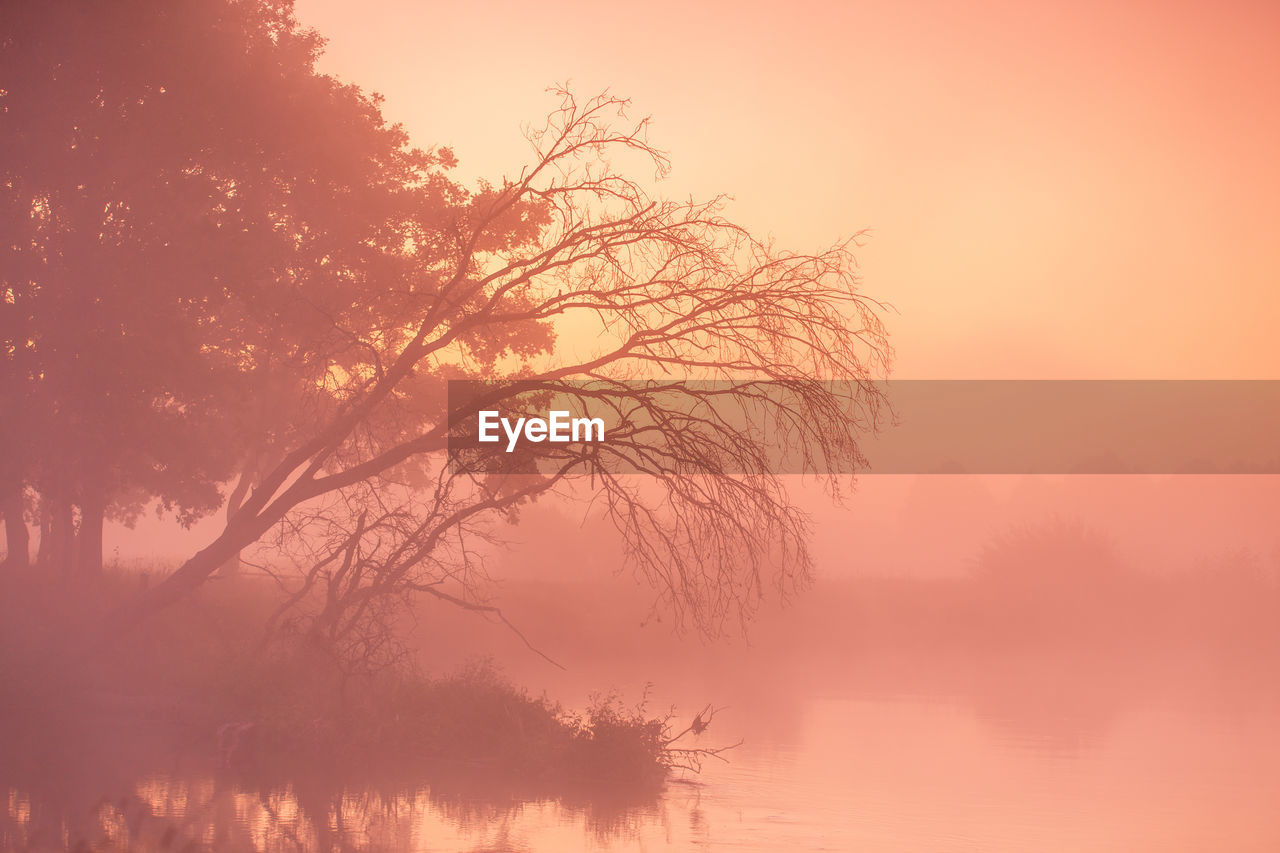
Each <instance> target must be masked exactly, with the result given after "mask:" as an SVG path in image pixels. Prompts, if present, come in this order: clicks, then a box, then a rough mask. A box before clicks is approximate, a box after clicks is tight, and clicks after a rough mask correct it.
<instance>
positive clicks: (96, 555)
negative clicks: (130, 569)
mask: <svg viewBox="0 0 1280 853" xmlns="http://www.w3.org/2000/svg"><path fill="white" fill-rule="evenodd" d="M106 512H107V502H106V501H105V500H103V498H102V497H101V496H100V495H98V494H93V495H86V496H85V497H84V498H83V499H82V500H81V502H80V533H79V536H77V545H78V546H79V547H78V548H77V550H76V572H77V573H78V574H81V575H100V574H102V526H103V519H104V517H105V516H106Z"/></svg>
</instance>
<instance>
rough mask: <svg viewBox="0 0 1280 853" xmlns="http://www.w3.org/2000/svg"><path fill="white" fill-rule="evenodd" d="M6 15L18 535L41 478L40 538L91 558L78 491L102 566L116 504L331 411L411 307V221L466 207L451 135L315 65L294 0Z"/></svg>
mask: <svg viewBox="0 0 1280 853" xmlns="http://www.w3.org/2000/svg"><path fill="white" fill-rule="evenodd" d="M0 14H2V15H3V18H2V19H0V25H2V26H3V32H4V36H5V37H4V41H3V46H2V48H0V51H2V53H0V68H3V71H4V75H3V79H4V84H3V92H2V93H0V97H2V100H0V105H2V106H0V110H2V112H0V121H3V132H2V133H0V146H2V147H0V186H2V187H3V192H4V195H5V198H4V201H5V208H4V210H5V217H6V225H7V226H9V227H6V229H5V233H6V235H7V236H9V238H10V239H8V240H6V246H5V257H4V260H3V264H2V266H0V276H2V277H3V286H4V293H5V299H4V310H5V321H4V327H3V332H4V339H5V343H6V358H5V361H4V364H3V371H4V376H3V391H4V393H5V403H6V405H5V407H4V408H5V409H6V411H7V412H10V413H12V414H11V416H9V417H6V420H5V423H4V435H3V436H2V437H3V439H4V440H5V446H6V448H7V449H9V450H11V453H10V454H9V457H8V460H7V464H6V465H5V466H4V470H3V471H0V476H3V478H4V485H3V490H4V495H5V499H4V506H5V511H6V518H7V519H8V523H9V525H10V536H9V541H10V542H15V541H16V539H15V536H14V533H15V532H18V533H20V531H18V530H17V526H19V525H20V522H21V520H20V518H18V517H17V516H18V513H17V512H15V511H11V510H10V508H11V507H14V506H17V504H18V502H19V499H20V497H21V495H22V492H23V489H24V486H25V485H33V486H35V487H36V488H37V490H38V492H39V495H40V505H41V507H42V516H43V518H42V529H43V530H44V532H45V533H44V535H43V536H42V537H41V552H42V556H43V557H44V558H45V560H46V561H48V562H53V563H60V564H66V563H68V562H70V560H71V558H72V554H73V545H72V542H71V533H72V528H73V526H74V524H73V513H72V510H73V506H74V507H75V509H76V515H77V516H78V529H79V534H80V542H79V543H78V547H76V548H75V549H74V550H75V551H78V556H79V562H80V564H81V568H83V569H86V570H90V571H92V570H96V569H98V568H100V566H101V531H102V521H103V518H104V516H105V515H106V514H107V513H108V512H110V513H112V514H114V515H116V516H118V517H123V518H126V519H128V518H129V517H131V516H133V515H135V514H136V513H137V511H138V510H139V509H140V508H141V506H142V505H143V504H144V503H145V502H146V501H147V500H148V499H150V498H159V500H160V501H161V504H162V506H164V507H166V508H170V509H173V510H175V511H176V512H177V513H178V514H179V517H180V518H182V519H183V520H184V521H188V522H189V521H191V520H193V519H194V518H196V517H199V516H200V515H203V514H206V513H208V512H211V511H212V510H214V509H216V508H217V507H218V506H219V505H221V504H222V503H223V500H222V497H221V495H220V485H221V484H222V483H224V482H226V481H227V479H228V478H229V477H231V476H232V474H234V473H239V474H241V475H243V476H242V479H243V481H244V483H245V485H246V487H247V485H248V484H250V483H251V482H252V480H253V477H254V476H255V473H256V469H257V468H258V467H260V466H261V465H262V464H263V462H262V460H263V459H269V458H271V454H272V453H274V452H275V451H274V448H275V446H276V445H279V444H287V443H288V442H289V441H290V434H291V431H292V430H293V429H294V424H295V423H297V422H299V421H302V420H305V419H307V418H308V417H311V418H314V417H323V407H324V406H325V405H327V403H326V401H325V399H324V397H325V395H324V394H316V393H314V389H315V388H316V387H317V386H319V385H322V384H323V383H324V382H325V376H326V375H327V373H328V372H330V371H335V370H338V371H341V370H349V369H354V368H353V367H352V365H354V364H363V363H364V362H365V361H366V360H367V355H366V354H365V353H364V352H363V350H364V348H365V347H366V343H365V341H364V340H363V339H362V336H363V335H370V334H375V335H376V334H378V333H380V331H381V330H383V329H385V328H386V327H387V326H388V324H389V323H390V322H391V321H389V320H388V317H391V316H394V315H395V314H396V313H398V312H400V311H403V310H411V306H412V304H413V299H414V296H413V294H412V293H411V292H410V288H409V286H408V285H407V284H406V270H407V268H408V266H409V265H410V264H411V261H412V259H411V258H410V257H409V256H408V254H407V253H405V252H404V251H403V244H404V239H405V235H404V234H403V233H402V232H401V231H399V230H398V229H400V228H402V227H404V225H405V223H408V222H410V221H412V224H413V226H414V227H415V228H420V227H422V225H423V224H424V223H426V222H429V221H430V220H431V218H432V217H433V216H438V214H436V213H433V210H436V211H438V210H439V209H442V208H445V207H447V206H448V204H449V203H450V197H451V194H452V193H453V189H452V186H451V185H450V184H449V183H448V182H447V181H445V180H443V179H442V178H441V177H440V167H441V166H442V165H444V164H447V163H449V162H451V155H450V154H449V153H448V152H434V153H427V152H422V151H418V150H414V149H412V148H410V147H409V146H408V144H407V139H406V137H405V135H404V133H403V131H402V130H400V129H399V128H398V127H395V126H392V125H389V124H388V123H387V122H385V121H384V120H383V118H382V116H381V114H380V112H379V110H378V105H377V101H376V99H374V98H371V97H369V96H366V95H364V94H363V93H361V92H360V91H359V90H358V89H356V88H354V87H350V86H345V85H342V84H339V83H338V82H337V81H334V80H333V79H331V78H328V77H326V76H324V75H321V74H318V73H317V72H316V71H315V68H314V61H315V58H316V56H317V55H318V52H319V49H320V46H321V40H320V39H319V38H318V37H317V36H316V35H315V34H314V33H312V32H309V31H306V30H303V29H301V28H299V27H298V26H297V24H296V22H295V21H294V19H293V18H292V14H291V10H290V7H289V4H276V3H273V4H266V3H234V2H225V3H203V2H181V3H165V2H144V3H134V4H129V5H128V6H127V7H125V8H117V7H115V6H113V5H111V4H82V3H70V2H54V3H49V4H6V5H5V7H4V9H3V12H0ZM388 246H391V247H393V248H391V249H388V248H387V247H388ZM420 251H423V252H426V251H428V249H427V247H425V246H422V247H420ZM304 407H310V408H311V410H310V411H307V410H306V409H305V408H304ZM233 504H234V502H233ZM24 530H25V528H24ZM10 550H11V551H15V549H13V548H11V549H10ZM19 550H20V549H19Z"/></svg>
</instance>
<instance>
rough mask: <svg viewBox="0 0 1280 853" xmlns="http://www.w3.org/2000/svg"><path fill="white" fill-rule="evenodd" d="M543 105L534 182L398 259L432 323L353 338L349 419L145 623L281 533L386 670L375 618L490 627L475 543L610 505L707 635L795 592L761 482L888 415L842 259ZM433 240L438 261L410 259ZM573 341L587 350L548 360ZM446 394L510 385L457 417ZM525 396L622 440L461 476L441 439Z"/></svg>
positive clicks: (620, 121) (876, 321)
mask: <svg viewBox="0 0 1280 853" xmlns="http://www.w3.org/2000/svg"><path fill="white" fill-rule="evenodd" d="M554 92H555V95H556V96H557V97H558V98H559V99H560V104H559V107H558V108H557V109H556V110H555V111H554V112H552V113H551V115H550V116H549V118H548V120H547V122H546V124H545V125H544V126H542V127H540V128H536V129H533V130H531V131H529V132H528V137H529V139H530V141H531V143H532V144H533V148H534V152H535V154H534V158H533V160H532V163H531V165H529V166H528V167H526V168H525V169H524V170H523V171H521V173H520V174H519V176H518V177H517V178H514V179H508V180H506V181H504V182H503V183H502V185H501V186H485V187H482V188H481V189H480V190H479V191H477V192H475V193H474V194H473V195H472V196H471V197H470V198H469V199H468V200H467V203H466V204H463V205H459V209H458V213H457V215H456V216H454V217H453V218H452V219H451V220H450V221H449V222H447V223H444V224H443V225H440V226H438V227H436V229H435V230H434V231H432V232H431V234H430V235H428V236H422V235H425V234H426V233H427V232H426V229H425V227H424V230H423V232H422V234H421V235H419V236H418V237H417V238H415V237H413V236H410V237H409V238H408V239H407V241H406V244H405V246H404V247H403V251H404V252H405V253H406V254H407V255H413V254H414V253H415V252H419V253H420V254H421V256H422V257H423V258H425V259H426V260H423V262H422V264H421V267H420V269H419V270H418V272H417V276H418V277H417V279H416V281H415V283H414V287H416V288H418V289H419V291H422V290H426V289H429V290H430V291H431V292H432V294H433V298H432V299H430V300H427V301H426V302H425V303H423V304H425V305H426V306H427V307H425V308H422V309H421V310H420V311H417V312H416V313H414V314H413V315H412V316H405V317H404V318H403V324H402V326H401V327H400V328H398V329H394V330H390V331H387V330H383V331H382V332H380V333H379V334H378V335H368V336H366V337H365V338H364V340H365V342H366V345H367V346H368V348H369V350H370V356H369V358H368V360H367V362H366V363H365V364H364V366H363V367H362V368H361V369H346V370H342V371H334V372H331V373H330V374H329V375H327V376H326V377H325V380H324V381H325V383H327V385H326V387H325V388H324V393H325V394H326V396H327V399H337V400H342V401H344V402H343V404H342V405H341V407H340V408H339V409H338V410H337V411H336V413H335V414H333V415H332V416H329V417H327V418H324V419H322V420H321V421H320V422H319V423H318V424H317V425H316V427H315V428H314V429H313V430H312V431H310V432H309V433H307V434H305V437H304V438H302V439H300V440H298V441H296V442H295V444H294V446H292V447H290V448H289V449H288V450H287V452H284V453H283V455H282V456H281V457H280V461H279V462H278V463H277V464H275V465H274V467H271V468H270V469H269V470H264V471H262V472H260V474H259V476H258V477H257V479H256V483H255V485H254V487H253V489H252V491H251V492H250V493H249V494H248V495H247V496H245V497H244V499H243V502H242V503H241V504H240V506H239V508H238V509H237V510H236V511H235V512H234V513H233V514H232V515H231V516H230V518H229V520H228V521H227V523H226V526H225V528H224V529H223V530H222V532H221V533H220V534H219V535H218V536H217V538H216V539H215V540H214V541H213V542H212V543H210V544H209V545H208V546H207V547H205V548H204V549H202V550H201V551H199V552H198V553H196V554H195V555H194V556H192V557H191V558H190V559H189V560H187V561H186V562H185V563H183V564H182V565H181V566H180V567H179V568H178V569H177V570H176V571H174V572H173V573H172V574H171V575H169V576H168V577H167V578H165V579H164V580H163V581H162V582H160V583H159V584H156V585H154V586H152V587H151V588H150V589H149V590H147V591H146V592H145V593H144V594H143V596H142V598H141V600H140V601H139V602H137V605H136V606H137V607H138V608H141V609H143V610H147V609H154V608H157V607H161V606H164V605H166V604H168V603H170V602H173V601H175V600H176V599H178V598H179V597H181V596H183V595H184V594H186V593H188V592H190V591H191V590H193V589H195V588H196V587H198V586H199V585H200V584H201V583H202V582H204V581H205V580H206V579H207V578H208V577H210V575H211V574H212V573H213V572H215V571H216V570H217V568H218V567H219V566H220V565H222V564H223V563H224V562H226V561H227V560H229V559H231V558H233V557H234V556H235V555H236V554H237V553H239V552H241V551H242V550H243V549H245V548H246V547H248V546H250V545H251V544H253V543H255V542H258V541H259V540H261V539H263V538H264V537H267V536H268V534H270V533H271V532H272V531H273V530H274V531H275V534H274V537H273V539H272V541H273V542H274V543H275V544H277V545H279V546H281V547H282V548H284V549H285V550H287V551H288V552H289V553H291V554H292V555H293V556H294V558H295V560H296V561H297V564H298V566H299V567H300V571H299V573H298V574H297V575H296V576H295V577H294V579H293V580H294V587H293V590H292V591H293V595H292V596H291V597H290V604H291V605H292V606H295V607H298V608H302V609H303V610H304V611H305V612H306V613H307V615H308V618H309V628H308V629H307V630H309V631H311V632H312V633H313V634H314V635H316V636H324V637H327V638H328V641H329V642H331V643H333V644H337V645H343V644H346V645H347V646H349V647H350V648H349V649H348V651H351V650H352V649H354V648H355V647H359V648H360V651H359V654H360V655H366V656H367V655H373V656H374V657H376V656H377V655H379V654H383V653H384V651H386V650H385V649H381V648H380V647H379V648H375V647H376V646H377V644H378V643H380V642H382V641H381V640H380V639H378V638H379V637H384V636H385V631H380V630H379V629H378V626H379V625H382V626H384V627H385V625H386V624H387V619H388V618H389V617H388V615H387V614H388V611H387V609H386V608H387V603H388V602H392V601H396V600H402V599H404V597H405V596H408V595H412V594H414V593H422V594H428V595H435V596H437V597H440V598H444V599H446V600H450V601H452V602H454V603H460V604H463V605H464V606H468V607H473V608H490V609H491V606H490V605H488V604H486V603H485V602H484V601H483V600H482V599H480V598H479V597H478V596H477V595H476V589H477V581H478V579H479V578H481V577H482V575H483V565H482V562H481V561H479V560H478V559H477V550H476V546H477V543H478V541H479V540H477V538H476V537H484V536H486V535H488V533H489V531H490V529H491V528H490V527H489V524H490V523H491V522H492V521H493V520H494V519H495V518H500V517H502V516H503V515H509V514H511V513H513V512H515V511H516V510H517V509H518V507H519V506H520V505H521V504H523V503H526V502H527V501H529V500H531V499H534V498H536V497H537V496H539V495H543V494H546V493H548V492H552V491H565V490H569V491H573V492H575V493H576V494H578V495H579V496H581V495H583V494H587V495H589V496H591V497H592V498H593V499H595V500H598V501H600V502H601V503H602V505H603V506H604V507H605V509H606V511H607V512H608V514H609V516H610V517H611V518H612V519H613V520H614V521H615V522H616V524H617V525H618V527H619V528H620V529H621V530H622V532H623V533H624V536H625V539H626V542H627V546H628V550H629V555H630V557H631V558H632V560H633V562H634V565H635V566H636V567H637V569H638V570H639V571H641V572H643V573H644V574H645V575H646V576H647V577H648V578H649V579H650V580H651V581H652V582H653V583H655V585H656V586H657V587H658V589H659V590H660V592H661V593H662V595H663V597H664V598H665V599H666V601H667V603H668V604H669V605H671V606H672V607H674V608H675V609H676V610H677V611H678V612H679V613H680V614H681V616H682V617H683V618H684V619H685V620H686V622H687V623H689V624H692V625H694V626H696V627H697V628H699V629H701V630H704V631H707V632H715V631H718V630H721V629H722V628H723V626H724V625H725V623H726V620H729V619H732V618H740V617H745V616H749V615H750V613H751V611H752V609H753V608H754V606H755V603H756V602H757V601H758V600H759V599H760V597H761V596H762V595H763V594H764V593H765V592H766V591H767V590H768V589H769V588H770V586H772V587H774V588H776V589H778V590H779V591H781V592H783V593H786V592H788V591H789V590H791V589H794V588H795V587H796V586H797V585H799V584H802V583H803V582H804V581H805V580H806V579H807V578H808V576H809V571H810V557H809V554H808V551H807V549H806V540H807V531H806V521H805V518H804V516H803V514H802V513H800V512H799V511H797V510H796V508H795V507H794V506H792V505H791V503H790V502H789V501H788V499H787V495H786V490H785V487H784V481H783V479H782V478H781V477H780V476H779V474H778V472H777V470H776V469H775V468H774V467H773V460H774V457H775V456H776V449H777V446H778V445H779V443H785V444H786V445H788V446H790V447H793V448H800V452H801V454H802V456H804V457H805V458H806V459H811V460H821V461H822V465H821V466H817V467H824V466H825V467H826V468H827V469H828V470H834V469H836V468H840V469H842V470H851V469H852V468H854V467H856V465H857V464H858V463H859V462H860V461H861V455H860V452H859V446H858V437H859V434H860V433H861V431H862V430H863V429H864V428H865V427H866V425H867V422H868V421H867V418H868V416H871V417H874V415H875V412H876V409H877V406H878V403H879V396H878V392H877V391H876V390H875V387H874V385H873V384H872V380H873V379H875V378H878V377H879V376H881V375H882V374H883V373H884V372H885V371H886V370H887V367H888V359H889V348H888V345H887V342H886V337H885V331H884V328H883V326H882V323H881V320H880V313H881V306H880V305H879V304H878V303H876V302H875V301H873V300H870V299H869V298H868V297H866V296H864V295H863V294H862V293H861V292H860V291H859V289H858V281H857V277H856V275H855V264H854V259H853V256H852V249H853V248H854V247H855V243H854V241H853V240H850V241H846V242H842V243H839V244H837V245H834V246H832V247H830V248H828V249H826V250H824V251H820V252H817V253H814V254H800V253H792V252H787V251H781V250H779V249H777V248H775V247H774V246H773V245H771V244H770V243H768V242H765V241H763V240H760V239H758V238H756V237H754V236H752V235H751V234H750V233H748V232H747V231H746V230H745V229H743V228H741V227H739V226H737V225H735V224H733V223H732V222H730V221H729V220H727V219H726V218H725V217H724V216H723V213H722V210H723V206H724V202H723V199H716V200H713V201H711V202H696V201H670V200H664V199H661V198H659V197H656V196H655V195H654V194H652V193H651V192H650V190H649V189H647V188H646V185H647V184H648V183H650V182H648V181H647V180H641V179H637V178H632V177H627V176H626V175H625V174H623V170H621V169H618V168H615V167H614V166H613V165H611V164H612V162H613V161H615V160H617V161H628V162H630V161H633V160H635V159H637V158H639V159H641V160H643V162H645V163H647V164H648V167H651V168H652V169H653V170H654V171H655V172H656V174H657V176H658V177H661V176H662V175H663V174H665V172H666V170H667V167H668V161H667V158H666V156H665V155H664V154H663V153H662V152H661V151H659V150H658V149H656V148H655V147H653V146H652V145H651V144H650V142H649V140H648V136H647V131H648V121H647V119H646V120H639V121H635V120H631V119H630V118H629V117H628V114H627V110H628V106H629V105H628V102H627V101H626V100H623V99H621V98H617V97H614V96H612V95H609V94H607V93H606V94H605V95H602V96H599V97H595V98H592V99H590V100H587V101H585V102H580V101H579V100H578V99H576V98H575V97H574V95H573V94H572V93H571V92H569V91H568V90H566V89H555V90H554ZM513 234H517V235H520V237H519V239H515V238H513V237H512V235H513ZM855 239H856V238H855ZM428 240H430V241H434V248H433V251H432V252H420V249H421V244H423V243H425V242H427V241H428ZM442 240H443V241H445V243H446V245H445V247H444V250H441V248H440V245H439V244H440V241H442ZM570 326H572V327H573V328H575V329H583V328H588V329H591V330H592V331H593V332H594V333H595V336H594V337H591V336H586V335H581V334H579V335H577V337H576V338H575V341H577V342H578V343H579V345H577V346H575V347H573V348H572V350H571V349H570V348H568V347H557V346H556V345H555V344H554V342H555V341H556V336H557V334H561V335H563V334H565V329H567V328H569V327H570ZM588 339H590V340H593V341H594V342H595V343H594V345H593V346H591V347H587V348H586V351H585V352H583V351H582V350H583V345H582V342H584V341H586V340H588ZM448 379H484V380H519V382H516V383H513V384H509V385H506V384H503V383H500V382H498V383H491V384H490V385H489V386H488V390H487V391H486V392H485V393H484V394H481V395H478V396H475V397H474V398H472V399H470V400H469V401H468V402H467V403H466V405H465V406H455V407H451V406H450V405H449V404H448V402H447V400H448V397H447V395H446V394H445V393H444V388H445V382H446V380H448ZM829 379H837V380H845V381H846V383H847V384H846V385H844V386H841V385H837V384H834V383H830V382H824V381H821V380H829ZM582 380H591V381H593V382H594V383H596V384H595V385H584V384H582ZM627 380H651V381H627ZM657 380H661V381H657ZM680 380H699V381H697V382H683V383H682V382H681V381H680ZM708 380H720V382H718V383H717V382H713V381H708ZM726 380H727V382H726ZM842 387H843V388H844V389H845V390H844V391H842V390H840V389H841V388H842ZM530 388H534V389H536V390H541V391H545V392H548V393H562V394H569V395H572V396H574V397H575V398H576V399H583V398H585V397H587V396H591V395H595V396H596V397H597V398H598V399H604V398H605V397H606V396H607V405H609V406H612V407H613V408H614V409H615V411H616V412H617V413H618V414H619V416H620V417H621V424H622V426H621V427H619V428H617V429H615V430H614V431H612V432H611V433H610V437H609V440H608V441H607V442H604V443H602V444H593V445H585V444H578V445H558V446H556V449H555V451H554V452H551V453H548V454H546V455H544V456H543V457H542V458H540V459H539V460H538V463H537V465H536V466H532V467H529V466H526V467H523V468H521V467H520V466H519V465H517V464H515V462H514V457H513V459H512V461H511V462H510V463H507V467H506V468H505V469H504V468H502V467H501V466H488V467H485V466H479V467H476V466H470V467H468V466H458V465H451V464H449V461H448V458H447V454H446V451H447V449H448V447H449V440H450V433H451V430H456V428H457V426H458V425H459V424H460V423H464V422H466V419H467V418H469V417H472V416H474V414H475V412H476V410H477V409H478V408H480V407H481V406H485V407H489V408H494V407H502V406H513V407H514V406H519V405H522V402H521V401H522V399H525V398H522V397H521V395H526V397H527V395H528V394H529V391H530ZM592 389H594V390H592ZM725 398H727V399H728V400H729V402H731V403H733V404H735V405H738V406H742V407H751V408H757V409H760V408H763V410H764V411H765V413H766V417H767V420H768V422H769V424H770V425H771V428H772V430H773V431H772V432H771V433H769V434H765V433H762V432H759V431H752V430H741V429H738V428H737V427H736V426H735V424H734V423H733V422H732V421H731V420H730V419H726V418H725V417H723V416H722V415H719V414H716V412H723V411H725V406H724V402H725ZM659 447H660V452H659V451H657V450H655V448H659ZM490 461H492V460H490ZM579 475H581V476H579ZM300 612H301V611H300ZM495 612H496V611H495ZM120 615H121V617H122V618H123V617H128V618H132V617H134V616H136V613H135V612H133V611H132V609H131V610H130V612H128V613H127V614H126V613H122V614H120ZM284 618H287V617H285V615H284V614H278V616H277V619H284Z"/></svg>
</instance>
